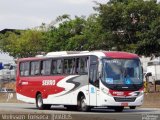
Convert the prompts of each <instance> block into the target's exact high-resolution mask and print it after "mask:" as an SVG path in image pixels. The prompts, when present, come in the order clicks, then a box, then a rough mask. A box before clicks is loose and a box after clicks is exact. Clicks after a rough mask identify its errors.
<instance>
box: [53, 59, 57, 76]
mask: <svg viewBox="0 0 160 120" xmlns="http://www.w3.org/2000/svg"><path fill="white" fill-rule="evenodd" d="M57 73H58V71H57V61H56V60H53V61H52V74H53V75H55V74H57Z"/></svg>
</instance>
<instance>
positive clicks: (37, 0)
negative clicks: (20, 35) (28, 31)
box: [0, 0, 106, 30]
mask: <svg viewBox="0 0 160 120" xmlns="http://www.w3.org/2000/svg"><path fill="white" fill-rule="evenodd" d="M97 1H98V2H104V1H106V0H97ZM94 5H95V4H94V2H93V0H0V30H1V29H5V28H19V29H21V28H23V29H24V28H30V27H33V26H34V25H35V26H38V25H41V23H42V22H44V23H50V21H52V20H55V19H56V17H58V16H60V15H63V14H69V15H71V16H72V17H73V16H75V15H76V16H81V15H85V16H88V15H90V14H92V13H94V10H93V9H92V7H93V6H94Z"/></svg>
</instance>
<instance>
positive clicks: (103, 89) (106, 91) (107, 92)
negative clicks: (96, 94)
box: [101, 88, 112, 96]
mask: <svg viewBox="0 0 160 120" xmlns="http://www.w3.org/2000/svg"><path fill="white" fill-rule="evenodd" d="M101 90H102V92H103V93H104V94H106V95H109V96H112V94H111V93H110V92H109V90H107V89H105V88H101Z"/></svg>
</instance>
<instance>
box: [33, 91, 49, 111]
mask: <svg viewBox="0 0 160 120" xmlns="http://www.w3.org/2000/svg"><path fill="white" fill-rule="evenodd" d="M36 107H37V108H38V109H39V110H44V109H50V108H51V105H49V104H46V105H44V104H43V99H42V95H41V94H38V95H37V97H36Z"/></svg>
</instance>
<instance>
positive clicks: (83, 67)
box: [79, 58, 88, 74]
mask: <svg viewBox="0 0 160 120" xmlns="http://www.w3.org/2000/svg"><path fill="white" fill-rule="evenodd" d="M79 65H80V73H82V74H87V73H88V58H81V59H80V64H79Z"/></svg>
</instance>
